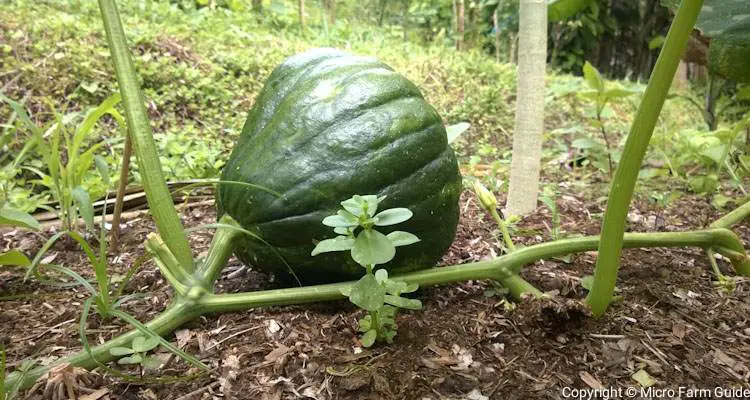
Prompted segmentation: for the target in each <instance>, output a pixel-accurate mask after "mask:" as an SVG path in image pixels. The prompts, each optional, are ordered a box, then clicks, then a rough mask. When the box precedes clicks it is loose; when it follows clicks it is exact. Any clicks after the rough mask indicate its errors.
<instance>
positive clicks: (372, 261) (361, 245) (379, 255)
mask: <svg viewBox="0 0 750 400" xmlns="http://www.w3.org/2000/svg"><path fill="white" fill-rule="evenodd" d="M395 255H396V247H394V246H393V243H391V241H390V240H389V239H388V237H387V236H385V235H383V234H382V233H380V232H378V231H374V230H369V229H368V230H364V231H362V233H360V234H359V235H358V236H357V238H356V239H355V240H354V246H353V247H352V258H353V259H354V261H356V262H357V263H358V264H360V265H377V264H385V263H387V262H388V261H391V260H392V259H393V257H394V256H395Z"/></svg>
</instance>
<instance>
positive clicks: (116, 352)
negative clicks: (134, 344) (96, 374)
mask: <svg viewBox="0 0 750 400" xmlns="http://www.w3.org/2000/svg"><path fill="white" fill-rule="evenodd" d="M133 353H135V351H133V349H131V348H129V347H113V348H111V349H109V354H111V355H113V356H115V357H119V356H126V355H128V354H133Z"/></svg>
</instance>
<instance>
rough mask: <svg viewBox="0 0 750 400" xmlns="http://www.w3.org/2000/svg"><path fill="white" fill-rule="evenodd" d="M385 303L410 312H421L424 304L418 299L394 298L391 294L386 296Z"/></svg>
mask: <svg viewBox="0 0 750 400" xmlns="http://www.w3.org/2000/svg"><path fill="white" fill-rule="evenodd" d="M384 300H385V302H386V303H388V304H390V305H392V306H396V307H399V308H405V309H408V310H421V309H422V302H421V301H419V300H417V299H407V298H405V297H399V296H393V295H390V294H387V295H385V299H384Z"/></svg>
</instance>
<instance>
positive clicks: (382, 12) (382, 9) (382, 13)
mask: <svg viewBox="0 0 750 400" xmlns="http://www.w3.org/2000/svg"><path fill="white" fill-rule="evenodd" d="M385 6H386V0H380V18H378V26H383V20H384V19H385Z"/></svg>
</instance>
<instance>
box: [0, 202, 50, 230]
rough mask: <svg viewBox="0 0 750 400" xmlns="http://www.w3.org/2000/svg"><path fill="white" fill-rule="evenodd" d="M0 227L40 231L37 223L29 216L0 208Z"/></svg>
mask: <svg viewBox="0 0 750 400" xmlns="http://www.w3.org/2000/svg"><path fill="white" fill-rule="evenodd" d="M0 225H10V226H13V227H19V228H28V229H33V230H35V231H38V230H41V229H42V226H41V225H39V222H38V221H37V220H36V219H35V218H34V217H33V216H31V215H30V214H28V213H25V212H23V211H21V210H16V209H15V208H9V207H4V208H0Z"/></svg>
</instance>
